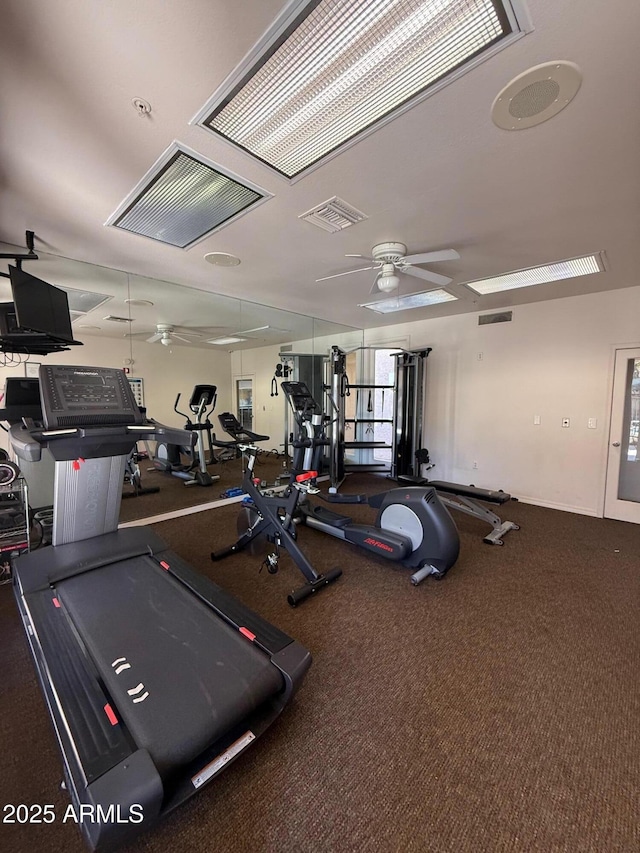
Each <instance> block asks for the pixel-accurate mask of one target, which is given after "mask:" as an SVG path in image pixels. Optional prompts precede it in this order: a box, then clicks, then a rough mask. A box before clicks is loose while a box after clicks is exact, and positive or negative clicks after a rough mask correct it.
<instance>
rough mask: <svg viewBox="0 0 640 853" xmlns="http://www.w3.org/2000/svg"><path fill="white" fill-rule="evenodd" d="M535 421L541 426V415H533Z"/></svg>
mask: <svg viewBox="0 0 640 853" xmlns="http://www.w3.org/2000/svg"><path fill="white" fill-rule="evenodd" d="M533 423H534V425H535V426H540V415H534V416H533Z"/></svg>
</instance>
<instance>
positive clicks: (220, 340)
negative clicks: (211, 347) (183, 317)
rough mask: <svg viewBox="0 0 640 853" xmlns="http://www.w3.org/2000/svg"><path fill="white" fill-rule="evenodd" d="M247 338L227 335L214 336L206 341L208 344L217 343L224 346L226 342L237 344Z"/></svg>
mask: <svg viewBox="0 0 640 853" xmlns="http://www.w3.org/2000/svg"><path fill="white" fill-rule="evenodd" d="M246 340H247V338H238V337H234V336H232V335H229V337H227V338H214V340H212V341H207V343H208V344H217V345H218V346H226V344H239V343H241V341H246Z"/></svg>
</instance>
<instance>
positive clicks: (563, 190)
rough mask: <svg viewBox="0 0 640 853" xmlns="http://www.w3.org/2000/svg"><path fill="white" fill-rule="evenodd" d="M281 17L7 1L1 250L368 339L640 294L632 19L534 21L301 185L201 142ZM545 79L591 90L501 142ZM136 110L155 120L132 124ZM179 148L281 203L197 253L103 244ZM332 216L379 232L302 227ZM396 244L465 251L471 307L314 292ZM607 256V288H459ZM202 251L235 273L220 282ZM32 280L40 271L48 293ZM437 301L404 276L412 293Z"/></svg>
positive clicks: (618, 4)
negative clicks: (559, 302) (122, 212)
mask: <svg viewBox="0 0 640 853" xmlns="http://www.w3.org/2000/svg"><path fill="white" fill-rule="evenodd" d="M284 5H285V4H284V3H283V2H282V0H180V2H178V0H174V2H163V3H159V2H158V0H135V2H129V0H56V2H55V3H43V2H41V0H40V2H39V1H38V0H5V2H4V3H3V9H2V35H1V36H0V39H1V40H2V45H1V49H0V80H1V81H2V83H1V85H0V111H1V115H2V131H1V135H0V185H1V188H2V194H1V201H0V240H2V241H3V242H5V243H9V244H13V245H18V246H24V239H25V238H24V235H25V231H26V230H33V231H35V234H36V250H37V251H38V250H39V251H42V252H47V253H51V254H54V255H59V256H64V257H66V258H74V259H77V260H81V261H87V262H90V263H93V264H98V265H101V266H104V267H111V268H114V269H118V270H126V271H128V272H130V273H134V274H138V275H141V276H147V277H151V278H157V279H161V280H164V281H171V282H176V283H178V284H182V285H187V286H189V287H193V288H198V289H201V290H207V291H212V292H216V293H220V294H226V295H229V296H235V297H239V298H242V299H245V300H249V301H251V302H255V303H262V304H265V305H271V306H275V307H279V308H282V309H286V310H287V311H290V312H296V313H298V314H301V315H306V316H307V317H319V318H324V319H326V320H330V321H335V322H338V323H345V324H348V325H351V326H356V327H360V328H362V327H372V326H380V325H386V324H389V323H396V322H400V321H402V322H404V321H407V320H413V319H422V318H428V317H437V316H442V315H445V314H455V313H460V312H465V311H477V310H485V309H486V310H492V309H495V308H498V307H502V306H505V305H513V304H518V303H521V302H530V301H535V300H539V299H552V298H558V297H561V296H565V295H575V294H578V293H590V292H594V291H597V290H609V289H616V288H621V287H629V286H633V285H637V284H638V275H637V267H638V264H637V259H636V246H637V244H638V235H639V234H640V205H639V201H638V199H639V194H638V190H639V180H638V179H639V165H638V164H639V162H640V158H639V155H638V140H639V139H640V111H639V110H638V108H637V98H636V90H637V82H638V80H639V79H640V51H639V50H638V49H637V36H638V32H640V4H638V3H637V2H635V0H581V2H579V3H577V2H575V0H528V3H527V9H528V11H529V14H530V17H531V21H532V23H533V26H534V30H533V32H531V33H529V34H527V35H526V36H525V37H524V38H521V39H520V40H519V41H517V42H516V43H515V44H513V45H511V46H509V47H508V48H506V49H505V50H503V51H501V52H499V53H497V54H496V55H495V56H493V57H492V58H490V59H489V60H487V61H486V62H484V63H482V64H480V65H478V66H477V67H476V68H474V69H473V70H472V71H470V72H469V73H467V74H465V75H463V76H462V77H460V78H459V79H458V80H456V81H455V82H454V83H453V84H452V85H451V86H448V87H445V88H444V89H441V90H440V91H438V92H437V93H436V94H434V95H433V96H432V97H430V98H428V99H427V100H425V101H423V102H422V103H420V104H418V105H417V106H415V107H414V108H412V109H410V110H409V111H407V112H406V113H405V114H403V115H402V116H400V117H398V118H396V119H395V120H393V121H391V122H389V123H388V124H386V125H385V126H383V127H382V128H380V129H379V130H377V131H376V132H374V133H373V134H371V135H369V136H368V137H366V138H365V139H363V140H361V141H360V142H358V143H357V144H355V145H353V146H352V147H350V148H348V149H347V150H345V151H344V152H343V153H341V154H339V155H338V156H336V157H334V158H333V159H331V160H330V161H329V162H327V163H325V164H324V165H322V166H320V167H319V168H318V169H316V170H315V171H313V172H311V173H310V174H309V175H307V176H306V177H304V178H302V179H301V180H299V181H297V182H296V183H293V184H291V183H289V182H288V181H287V180H285V179H284V178H281V177H279V176H278V175H275V174H274V173H273V172H272V171H271V170H269V169H268V168H267V167H266V166H263V165H261V164H260V163H258V162H257V161H255V160H253V159H252V158H251V157H250V156H249V155H247V154H245V153H243V152H241V151H239V150H236V149H235V148H234V147H233V146H231V145H229V144H227V143H225V142H224V141H222V140H220V139H218V138H216V137H215V136H214V135H212V134H211V133H209V132H207V131H205V130H203V129H202V128H199V127H197V126H193V125H190V124H189V122H190V120H191V119H192V118H193V116H194V115H195V114H196V113H197V112H198V111H199V110H200V109H201V107H202V106H203V105H204V103H205V102H206V101H207V99H208V98H209V97H210V95H211V94H212V92H213V91H214V90H215V89H216V88H217V87H218V86H219V85H220V84H221V83H222V81H223V80H224V79H225V78H226V77H227V75H229V74H230V73H231V72H232V71H233V70H234V68H235V67H236V66H237V64H238V63H239V62H240V61H241V60H242V58H243V57H244V56H245V54H246V53H247V52H248V51H249V50H250V49H251V47H252V46H253V45H254V44H255V42H256V41H257V40H258V39H259V38H260V36H261V35H262V34H263V32H264V31H265V30H266V29H267V28H268V26H269V25H270V24H271V22H272V21H273V19H274V18H275V17H276V15H277V14H278V12H279V11H280V10H281V8H282V7H283V6H284ZM551 60H569V61H571V62H574V63H577V65H578V66H579V67H580V69H581V70H582V73H583V83H582V87H581V89H580V91H579V92H578V95H577V96H576V98H575V100H574V101H573V102H572V103H571V104H570V105H569V106H568V107H567V108H566V109H565V110H564V111H562V112H561V113H560V114H559V115H557V116H556V117H554V118H552V119H550V120H549V121H547V122H545V123H543V124H541V125H539V126H537V127H534V128H531V129H528V130H523V131H519V132H507V131H503V130H499V129H498V128H497V127H496V126H495V125H494V124H493V123H492V121H491V118H490V108H491V104H492V101H493V99H494V97H495V96H496V94H497V93H498V92H499V91H500V90H501V89H502V88H503V87H504V85H505V84H506V83H507V82H508V81H509V80H511V79H512V78H513V77H514V76H516V75H517V74H520V73H521V72H523V71H525V70H526V69H527V68H529V67H531V66H533V65H537V64H538V63H541V62H546V61H551ZM136 97H138V98H143V99H145V100H147V101H148V102H149V103H150V104H151V107H152V112H151V114H150V115H149V116H145V117H140V116H139V115H137V114H136V112H135V110H134V108H133V106H132V105H131V99H132V98H136ZM174 140H178V141H180V142H181V143H183V144H184V145H187V146H188V147H190V148H192V149H194V150H195V151H197V152H199V153H200V154H201V155H203V156H204V157H206V158H207V159H208V160H211V161H213V162H215V163H218V164H220V166H221V167H223V168H224V169H225V170H231V171H232V172H234V173H235V174H237V175H239V176H241V177H243V178H245V179H247V180H249V181H251V182H253V183H255V184H257V185H259V186H261V187H264V188H265V189H266V190H268V191H269V192H270V193H273V196H274V197H273V198H272V199H270V200H269V201H267V202H266V203H264V204H262V205H260V206H259V207H258V208H256V209H255V210H253V211H251V212H250V213H248V214H246V215H245V216H243V217H241V218H240V219H238V220H237V221H235V222H233V223H231V224H230V225H229V226H227V227H226V228H223V229H222V230H220V231H219V232H218V233H215V234H213V235H211V236H210V237H208V238H207V239H205V240H204V241H202V242H200V243H199V244H197V245H196V246H194V247H193V248H191V249H189V250H186V251H185V250H182V249H178V248H174V247H171V246H167V245H163V244H161V243H159V242H157V241H154V240H150V239H147V238H144V237H139V236H137V235H134V234H130V233H127V232H125V231H122V230H120V229H117V228H111V227H105V226H104V224H103V223H104V222H105V221H106V220H107V218H108V217H109V216H110V214H111V213H112V212H113V211H114V210H115V209H116V208H117V207H118V205H119V204H120V203H121V202H122V200H123V199H124V198H125V197H126V196H127V195H128V194H129V193H130V191H131V190H132V189H133V187H134V186H135V185H136V184H137V183H138V182H139V181H140V179H141V178H142V177H143V175H144V174H145V173H146V172H147V171H148V170H149V168H150V167H151V166H152V165H153V164H154V162H155V161H156V160H157V159H158V158H159V156H160V155H161V154H162V152H163V151H164V150H165V149H166V148H167V147H168V146H169V144H170V143H171V142H172V141H174ZM334 195H338V196H340V197H341V198H343V199H345V200H346V201H347V202H349V203H351V204H352V205H354V206H355V207H357V208H358V209H360V210H362V211H364V212H365V213H366V214H367V215H368V217H369V218H368V219H367V220H366V221H365V222H362V223H359V224H357V225H354V226H352V227H350V228H347V229H345V230H344V231H342V232H340V233H337V234H330V233H326V232H324V231H321V230H319V229H317V228H316V227H314V226H312V225H310V224H308V223H306V222H302V221H300V220H299V219H298V216H299V215H300V214H301V213H303V212H305V211H307V210H308V209H309V208H311V207H313V206H315V205H316V204H318V203H320V202H323V201H325V200H326V199H328V198H330V197H332V196H334ZM384 241H401V242H403V243H405V244H406V245H407V247H408V250H409V253H416V252H421V251H429V250H435V249H441V248H449V247H454V248H456V249H457V250H458V251H459V252H460V255H461V258H460V260H459V261H453V262H447V263H446V264H439V265H434V266H433V267H432V268H433V269H434V270H436V271H438V272H441V273H444V274H447V275H452V276H453V277H454V284H453V290H452V292H454V293H456V294H458V295H459V296H461V297H462V298H461V299H460V300H459V301H458V302H454V303H447V304H445V305H441V306H433V307H431V308H426V309H419V310H417V311H411V312H403V313H400V314H392V315H388V316H386V317H380V316H378V315H376V314H373V313H372V312H370V311H367V310H365V309H362V308H359V307H358V303H360V302H365V301H368V293H369V289H370V287H371V284H372V282H373V276H372V274H371V273H370V272H363V273H358V274H354V275H351V276H346V277H340V278H336V279H333V280H331V281H325V282H322V283H320V284H316V283H315V279H316V278H318V277H320V276H326V275H330V274H332V273H337V272H340V271H342V270H344V269H347V268H349V267H350V266H353V267H354V268H355V267H357V266H361V265H363V264H361V263H360V262H358V261H357V260H356V259H346V258H345V257H344V255H345V253H347V252H351V253H362V254H365V255H368V254H369V252H370V250H371V247H372V246H373V245H375V244H376V243H379V242H384ZM600 250H604V251H605V253H606V258H607V266H608V269H607V272H606V273H604V274H600V275H594V276H585V277H582V278H578V279H573V280H569V281H563V282H557V283H553V284H548V285H542V286H539V287H536V288H525V289H522V290H520V291H515V292H510V293H509V294H507V295H506V296H504V295H503V296H501V295H498V294H494V295H492V296H484V297H479V296H473V295H472V294H471V293H470V291H468V290H467V289H466V288H464V287H462V286H461V282H465V281H469V280H473V279H476V278H480V277H483V276H489V275H495V274H499V273H502V272H506V271H509V270H514V269H520V268H523V267H528V266H532V265H535V264H540V263H547V262H553V261H558V260H563V259H566V258H571V257H575V256H578V255H582V254H586V253H590V252H595V251H600ZM207 252H230V253H232V254H234V255H237V256H238V257H240V258H241V259H242V263H241V265H240V266H238V267H233V268H219V267H213V266H211V265H210V264H208V263H206V262H205V261H204V259H203V256H204V254H205V253H207ZM37 264H38V262H34V263H33V264H32V265H30V266H28V267H25V268H28V269H29V270H30V271H31V272H32V273H33V274H35V275H40V276H41V277H44V275H43V274H42V272H38V267H37ZM40 269H41V270H42V268H40ZM71 286H73V285H71ZM422 289H424V287H423V286H422V283H421V282H420V281H419V280H418V279H414V278H409V277H408V276H403V277H402V284H401V293H404V292H409V291H412V292H413V291H419V290H422ZM176 293H178V291H176ZM179 293H181V294H184V293H185V291H179ZM474 300H475V301H474ZM256 325H259V324H258V323H256Z"/></svg>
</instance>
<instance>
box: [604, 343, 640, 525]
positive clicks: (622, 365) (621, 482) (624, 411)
mask: <svg viewBox="0 0 640 853" xmlns="http://www.w3.org/2000/svg"><path fill="white" fill-rule="evenodd" d="M639 425H640V349H620V350H617V351H616V359H615V368H614V380H613V400H612V407H611V431H610V435H609V456H608V463H607V485H606V491H605V507H604V514H605V516H606V517H607V518H617V519H620V520H621V521H633V522H635V523H636V524H640V453H639V452H638V427H639Z"/></svg>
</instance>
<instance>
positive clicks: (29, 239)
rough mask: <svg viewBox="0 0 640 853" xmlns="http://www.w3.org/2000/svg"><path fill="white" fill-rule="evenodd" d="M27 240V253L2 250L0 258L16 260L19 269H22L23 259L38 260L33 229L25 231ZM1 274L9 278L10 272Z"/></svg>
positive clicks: (0, 273)
mask: <svg viewBox="0 0 640 853" xmlns="http://www.w3.org/2000/svg"><path fill="white" fill-rule="evenodd" d="M25 235H26V236H25V242H26V244H27V250H28V251H27V253H26V254H18V253H17V252H0V258H2V259H4V260H8V261H15V262H16V266H17V267H18V269H19V270H21V269H22V262H23V261H37V260H38V255H37V254H36V253H35V252H34V250H33V237H34V233H33V231H26V232H25ZM0 275H1V276H3V277H4V278H9V273H8V272H0Z"/></svg>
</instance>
